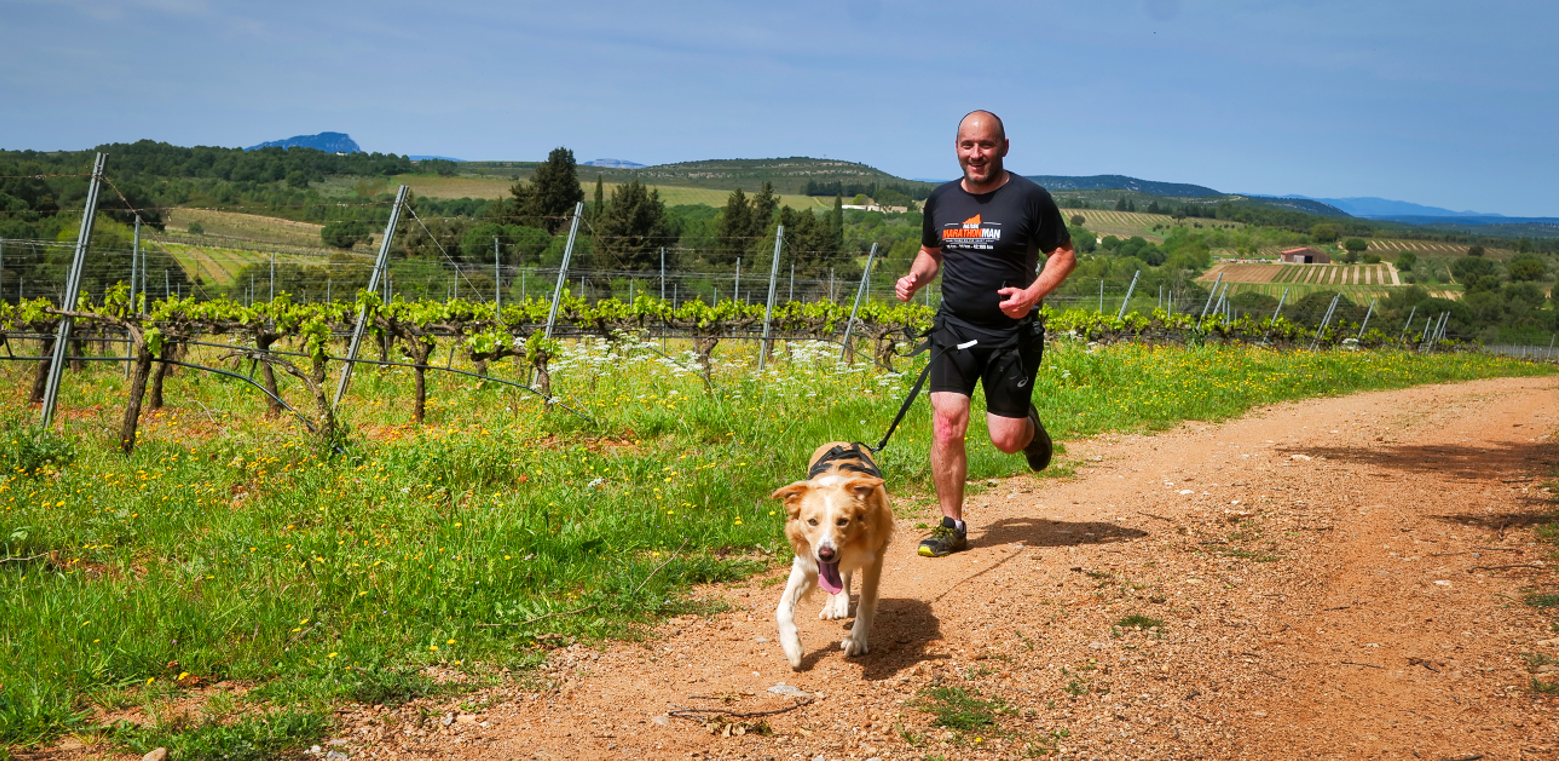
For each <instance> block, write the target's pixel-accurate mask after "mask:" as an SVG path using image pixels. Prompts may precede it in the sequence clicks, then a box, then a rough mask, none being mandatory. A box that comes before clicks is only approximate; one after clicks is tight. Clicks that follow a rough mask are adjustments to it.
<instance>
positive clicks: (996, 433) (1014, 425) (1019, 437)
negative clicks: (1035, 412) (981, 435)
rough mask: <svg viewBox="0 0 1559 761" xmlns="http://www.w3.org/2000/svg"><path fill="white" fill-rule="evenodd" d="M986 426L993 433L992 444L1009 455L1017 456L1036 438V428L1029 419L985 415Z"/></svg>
mask: <svg viewBox="0 0 1559 761" xmlns="http://www.w3.org/2000/svg"><path fill="white" fill-rule="evenodd" d="M985 426H986V427H987V428H989V429H990V431H991V443H992V444H994V445H996V448H997V449H1000V450H1001V451H1003V452H1006V453H1007V454H1017V453H1018V452H1021V451H1023V448H1024V447H1026V446H1028V443H1029V441H1031V440H1032V439H1033V438H1034V426H1033V425H1032V424H1031V423H1029V419H1028V418H1027V417H1002V416H1000V415H992V414H991V413H989V412H987V413H985Z"/></svg>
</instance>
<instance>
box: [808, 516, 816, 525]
mask: <svg viewBox="0 0 1559 761" xmlns="http://www.w3.org/2000/svg"><path fill="white" fill-rule="evenodd" d="M807 525H808V526H816V525H817V519H816V518H808V519H807Z"/></svg>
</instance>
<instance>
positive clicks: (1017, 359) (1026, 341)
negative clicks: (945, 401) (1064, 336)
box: [931, 320, 1045, 418]
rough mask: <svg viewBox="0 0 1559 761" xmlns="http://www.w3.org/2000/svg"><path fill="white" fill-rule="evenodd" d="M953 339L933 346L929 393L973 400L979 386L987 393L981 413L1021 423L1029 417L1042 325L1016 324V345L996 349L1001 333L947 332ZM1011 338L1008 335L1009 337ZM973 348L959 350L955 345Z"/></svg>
mask: <svg viewBox="0 0 1559 761" xmlns="http://www.w3.org/2000/svg"><path fill="white" fill-rule="evenodd" d="M948 330H950V331H951V335H950V336H949V337H948V339H947V341H946V343H944V345H942V346H935V347H934V349H933V354H932V357H931V391H932V392H937V391H951V392H953V393H955V394H963V395H964V396H967V397H971V398H972V397H973V396H974V386H975V383H976V382H979V384H980V385H981V386H983V387H984V388H985V410H986V411H987V412H989V413H990V414H992V415H996V416H998V417H1010V418H1023V417H1028V414H1029V399H1030V397H1031V396H1032V395H1033V393H1034V377H1035V376H1036V375H1038V373H1039V361H1040V359H1041V358H1043V357H1044V355H1045V323H1044V321H1043V320H1033V321H1030V322H1026V323H1024V324H1022V325H1019V326H1018V327H1017V328H1014V330H1016V331H1018V333H1019V335H1018V340H1017V343H1016V345H1015V346H1012V347H1009V348H1006V349H999V348H997V347H998V346H999V345H1000V344H1002V343H1004V338H1005V337H1006V336H1004V335H1002V334H1001V333H990V332H985V331H974V330H971V329H964V330H958V329H955V328H948ZM1007 335H1010V334H1007ZM970 340H974V341H975V344H974V345H972V346H968V347H967V348H963V349H960V348H958V346H959V345H962V344H964V343H967V342H968V341H970Z"/></svg>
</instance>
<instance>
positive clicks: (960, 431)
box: [931, 414, 969, 445]
mask: <svg viewBox="0 0 1559 761" xmlns="http://www.w3.org/2000/svg"><path fill="white" fill-rule="evenodd" d="M931 430H932V433H933V434H934V435H935V436H936V441H937V443H938V444H944V445H945V444H949V443H951V442H954V441H963V438H964V434H965V433H966V432H967V431H968V430H969V416H968V415H967V414H965V415H958V414H946V415H944V414H937V415H933V416H932V418H931Z"/></svg>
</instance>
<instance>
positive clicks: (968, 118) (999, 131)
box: [958, 111, 1007, 140]
mask: <svg viewBox="0 0 1559 761" xmlns="http://www.w3.org/2000/svg"><path fill="white" fill-rule="evenodd" d="M966 128H967V129H971V130H976V131H980V132H986V131H989V130H991V129H995V135H994V136H995V138H996V139H997V140H1006V139H1007V125H1005V124H1002V122H1001V117H1000V116H997V115H995V114H993V113H991V112H989V111H970V112H969V113H967V114H964V118H963V119H960V120H959V121H958V134H959V135H962V134H963V133H964V130H965V129H966Z"/></svg>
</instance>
